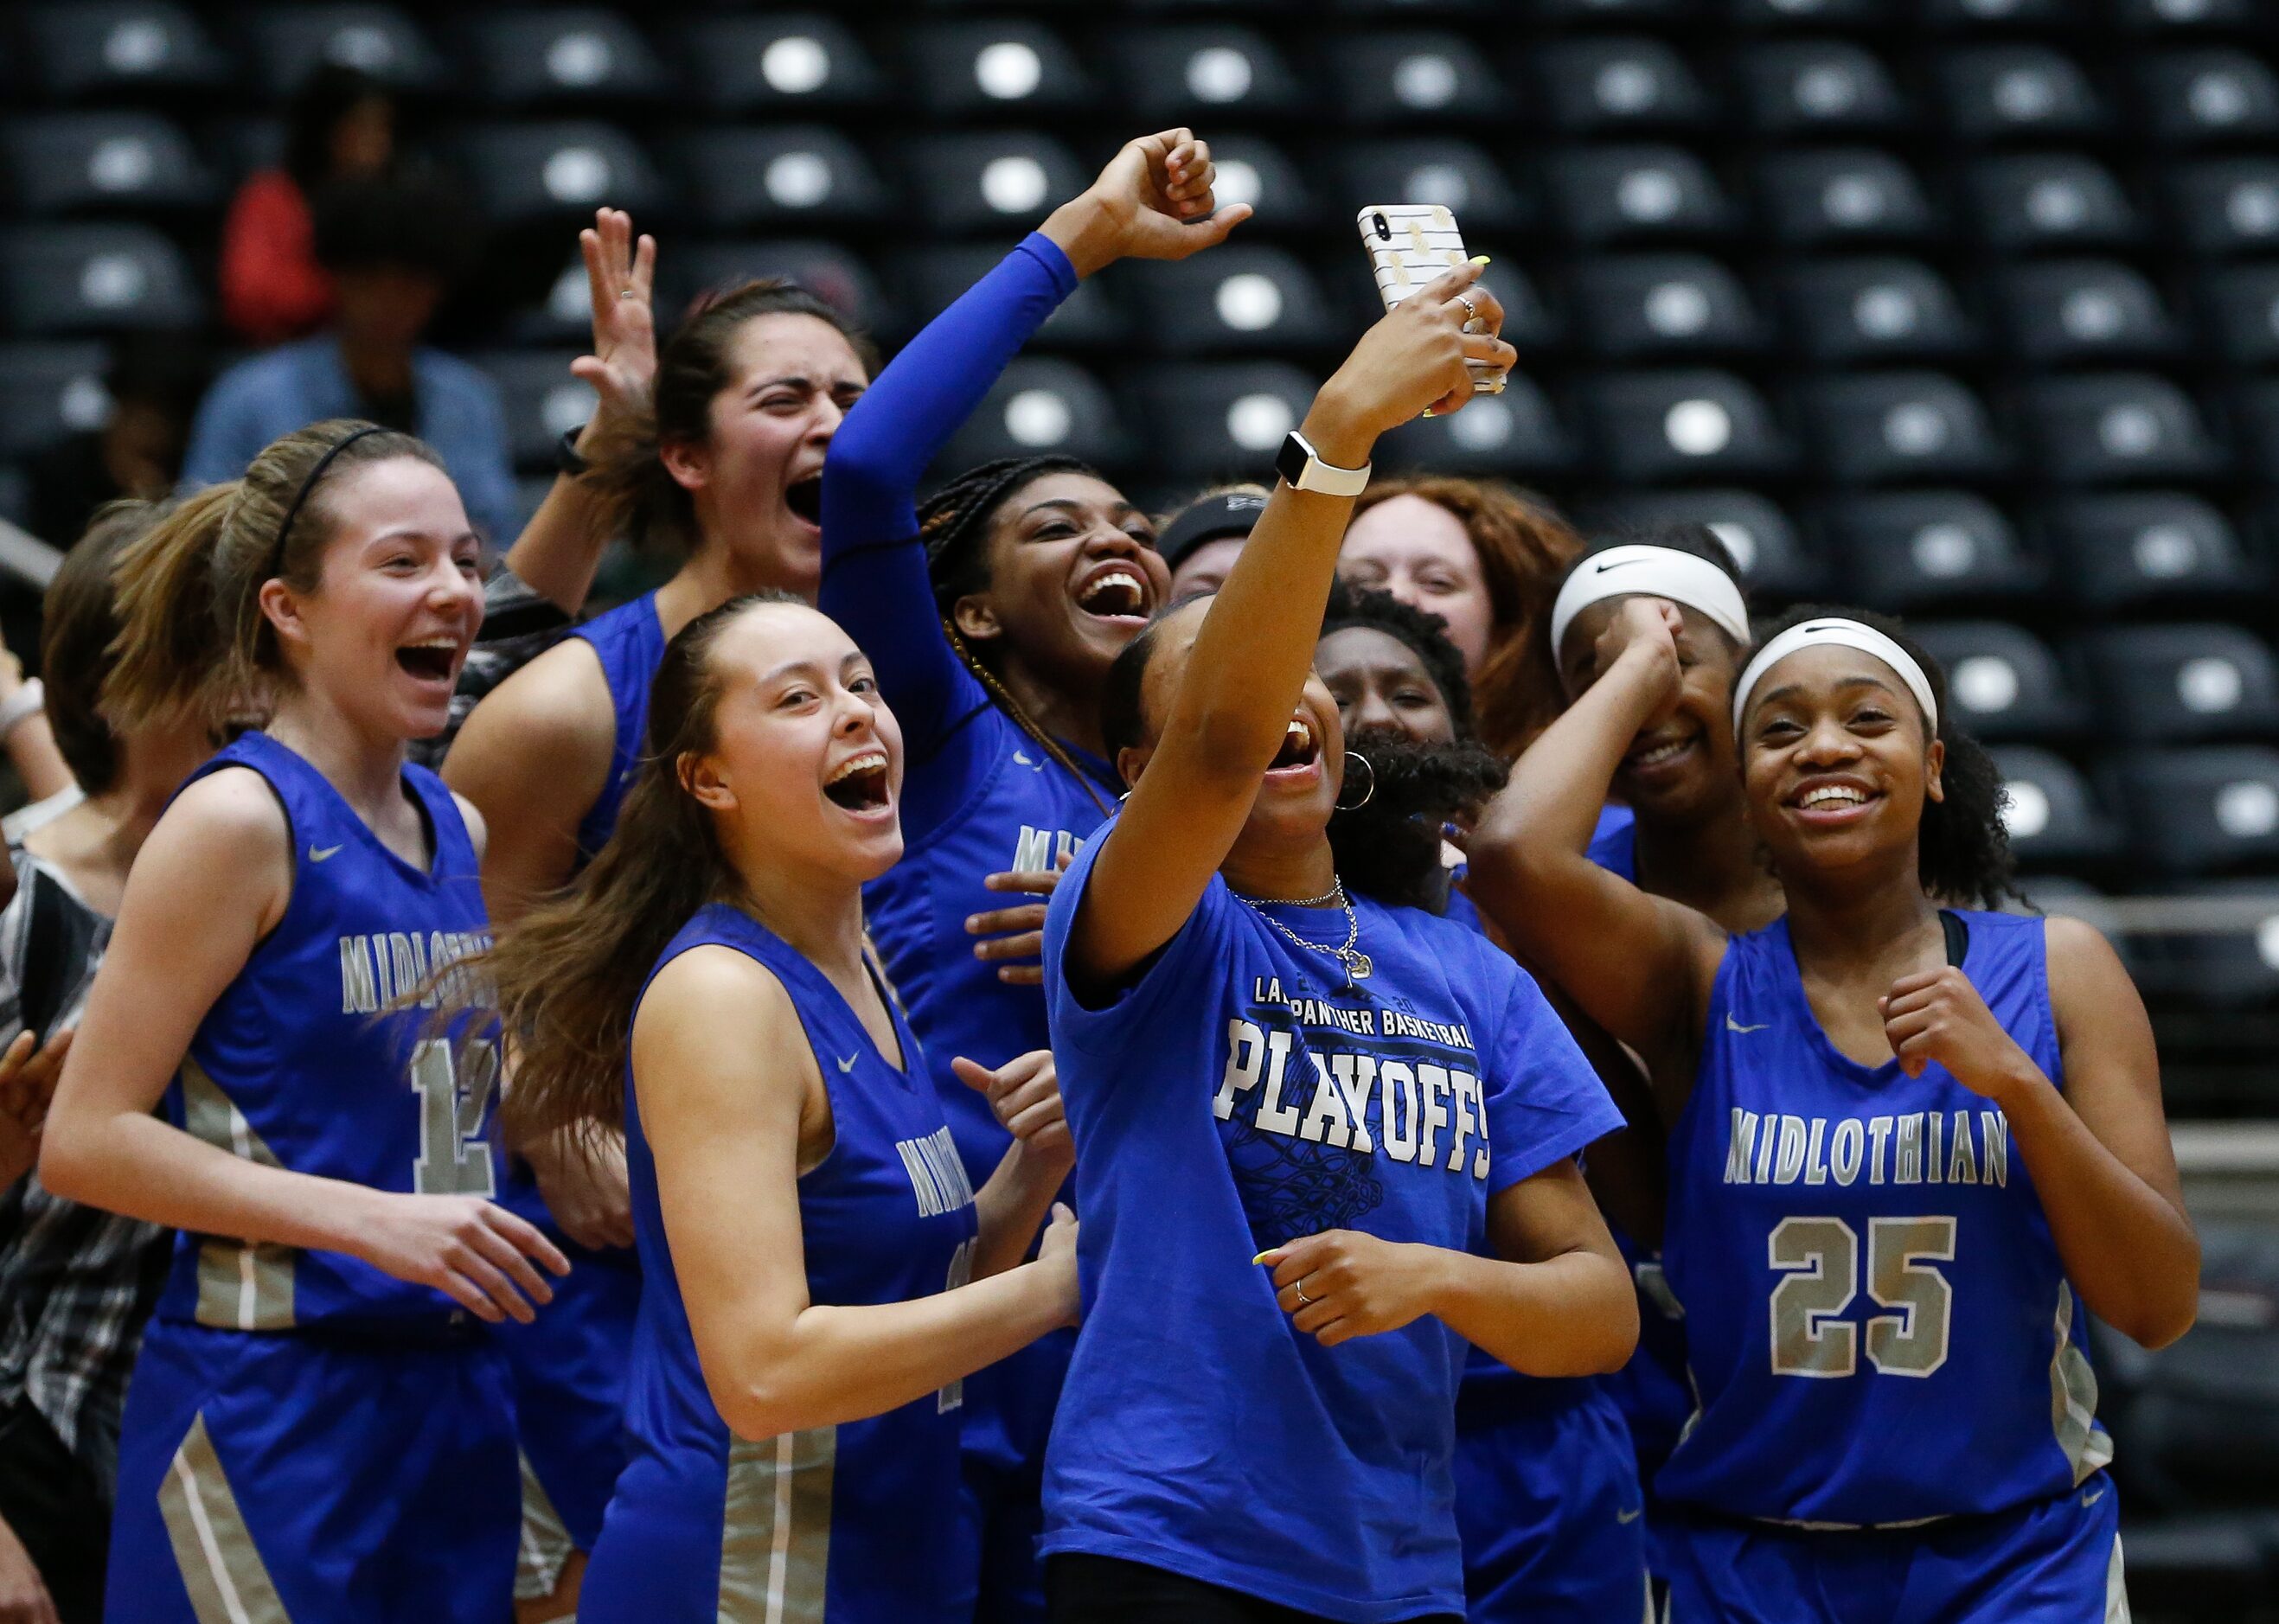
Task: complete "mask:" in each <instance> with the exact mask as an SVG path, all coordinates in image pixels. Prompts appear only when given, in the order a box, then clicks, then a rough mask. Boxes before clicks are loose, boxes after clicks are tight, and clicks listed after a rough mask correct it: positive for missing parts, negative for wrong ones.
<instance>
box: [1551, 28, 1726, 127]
mask: <svg viewBox="0 0 2279 1624" xmlns="http://www.w3.org/2000/svg"><path fill="white" fill-rule="evenodd" d="M1531 68H1532V73H1531V78H1532V80H1533V81H1534V84H1535V88H1536V95H1537V97H1538V98H1539V100H1540V102H1541V103H1542V105H1543V108H1544V110H1545V111H1546V113H1547V114H1548V115H1549V118H1550V120H1551V123H1552V125H1553V126H1554V127H1555V128H1556V129H1558V130H1559V131H1560V132H1561V133H1562V134H1568V135H1574V136H1584V137H1590V136H1599V137H1615V138H1619V137H1622V136H1624V135H1631V134H1647V133H1661V132H1664V131H1684V130H1694V129H1700V128H1701V127H1702V126H1704V125H1706V124H1707V122H1708V120H1709V119H1710V117H1711V115H1712V113H1713V111H1714V104H1713V103H1711V101H1710V99H1709V93H1708V92H1707V90H1706V89H1704V88H1702V85H1701V81H1700V80H1699V79H1698V78H1696V77H1695V76H1694V73H1693V70H1692V68H1691V67H1689V66H1687V65H1686V62H1685V58H1684V57H1682V56H1680V55H1679V54H1678V53H1677V50H1674V49H1672V48H1671V47H1670V46H1669V45H1667V44H1665V43H1663V42H1661V41H1660V40H1654V39H1646V38H1641V37H1636V36H1632V37H1627V38H1615V39H1605V38H1600V39H1581V40H1561V41H1558V42H1554V43H1553V44H1550V45H1546V46H1544V47H1543V48H1542V49H1541V50H1538V51H1537V52H1536V53H1535V54H1534V58H1533V61H1532V62H1531Z"/></svg>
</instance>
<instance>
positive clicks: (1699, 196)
mask: <svg viewBox="0 0 2279 1624" xmlns="http://www.w3.org/2000/svg"><path fill="white" fill-rule="evenodd" d="M1545 167H1546V174H1547V176H1548V178H1549V180H1550V183H1551V195H1552V197H1553V199H1554V202H1555V203H1556V204H1557V206H1558V211H1559V220H1560V224H1561V225H1562V226H1563V227H1564V228H1565V230H1566V232H1567V234H1568V235H1569V236H1570V237H1572V238H1574V239H1575V240H1576V241H1578V242H1581V243H1584V244H1585V245H1586V246H1590V247H1599V246H1603V245H1613V244H1618V243H1649V242H1669V241H1691V240H1696V239H1700V238H1703V237H1714V236H1717V235H1721V234H1723V233H1724V232H1725V231H1726V230H1727V228H1728V227H1729V226H1730V224H1731V219H1730V212H1731V211H1730V209H1729V207H1728V206H1727V203H1726V201H1725V195H1724V194H1723V192H1722V191H1721V190H1719V189H1718V186H1717V182H1716V180H1715V179H1714V178H1713V177H1712V176H1711V175H1710V173H1709V171H1708V169H1707V166H1706V165H1703V164H1702V162H1701V160H1700V158H1698V157H1694V156H1693V154H1692V153H1691V152H1688V151H1685V150H1684V149H1682V148H1678V147H1590V148H1583V149H1575V150H1570V151H1566V152H1557V153H1554V154H1553V155H1552V156H1551V157H1550V158H1549V159H1548V160H1547V162H1546V166H1545Z"/></svg>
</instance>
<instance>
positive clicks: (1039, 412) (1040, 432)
mask: <svg viewBox="0 0 2279 1624" xmlns="http://www.w3.org/2000/svg"><path fill="white" fill-rule="evenodd" d="M1046 452H1052V453H1055V454H1059V455H1063V456H1076V457H1081V458H1083V459H1084V460H1085V461H1086V462H1087V463H1095V464H1099V465H1101V466H1113V465H1114V464H1116V463H1118V462H1121V461H1123V460H1124V458H1125V457H1126V456H1127V455H1128V451H1127V448H1126V446H1125V444H1124V432H1123V429H1122V426H1121V425H1119V424H1118V422H1117V421H1116V405H1115V402H1114V401H1113V399H1112V398H1111V397H1110V396H1109V393H1108V391H1107V390H1106V389H1105V388H1103V387H1101V384H1100V381H1099V379H1095V378H1093V376H1092V374H1090V373H1089V372H1086V371H1085V370H1084V369H1083V368H1082V367H1080V366H1078V365H1077V364H1074V363H1073V362H1069V361H1062V360H1055V359H1049V358H1047V357H1044V356H1022V357H1020V358H1019V359H1017V360H1016V361H1015V362H1014V363H1013V364H1011V365H1010V366H1009V367H1007V368H1006V369H1005V375H1004V377H1002V378H1001V379H999V380H998V381H997V384H996V386H995V387H994V388H992V389H991V390H990V391H989V394H988V396H987V398H986V399H985V400H984V401H983V402H981V404H980V406H979V407H978V408H977V409H976V410H975V411H974V413H973V415H972V416H971V417H969V418H967V419H966V421H965V423H964V424H963V425H962V426H961V427H960V428H959V429H958V431H957V433H955V435H953V436H952V437H951V439H950V441H949V444H948V446H947V447H945V448H944V449H943V452H942V457H941V465H942V466H943V467H944V468H947V469H958V468H971V467H972V466H973V465H974V464H976V463H984V462H987V461H989V460H990V459H991V458H993V457H1000V456H1038V455H1040V454H1042V453H1046Z"/></svg>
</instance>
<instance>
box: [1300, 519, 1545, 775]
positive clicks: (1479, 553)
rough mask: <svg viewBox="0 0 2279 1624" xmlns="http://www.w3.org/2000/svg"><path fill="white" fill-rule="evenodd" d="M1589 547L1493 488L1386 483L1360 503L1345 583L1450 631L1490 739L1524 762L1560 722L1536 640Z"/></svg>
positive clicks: (1344, 561)
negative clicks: (1434, 618)
mask: <svg viewBox="0 0 2279 1624" xmlns="http://www.w3.org/2000/svg"><path fill="white" fill-rule="evenodd" d="M1582 548H1583V543H1582V539H1581V538H1580V537H1578V536H1577V535H1576V533H1575V532H1574V531H1573V530H1572V529H1570V528H1569V525H1568V524H1567V521H1566V520H1565V519H1563V518H1562V517H1560V516H1559V514H1558V513H1557V512H1556V511H1555V510H1554V509H1553V508H1552V507H1551V505H1550V504H1549V503H1548V502H1545V501H1543V499H1542V498H1540V497H1539V496H1531V495H1529V494H1526V493H1525V492H1523V491H1520V490H1518V489H1516V488H1515V487H1514V486H1508V485H1506V484H1503V483H1502V482H1500V481H1499V480H1492V479H1452V478H1448V477H1446V476H1440V475H1428V476H1424V477H1421V478H1420V477H1411V478H1407V479H1379V480H1377V482H1376V483H1374V484H1372V485H1371V486H1370V487H1369V489H1368V490H1367V491H1365V492H1364V493H1362V496H1361V499H1360V500H1359V501H1358V502H1355V503H1354V517H1353V523H1352V525H1349V526H1347V530H1346V539H1345V546H1344V548H1343V549H1342V550H1341V551H1340V552H1339V555H1338V573H1339V575H1340V576H1342V577H1344V578H1346V579H1347V580H1349V581H1351V582H1352V583H1353V584H1354V586H1372V587H1375V588H1377V590H1378V591H1380V592H1389V593H1391V594H1393V596H1394V597H1396V598H1398V599H1400V601H1402V602H1403V603H1408V604H1412V605H1414V606H1415V607H1416V608H1417V609H1424V610H1426V611H1428V612H1429V613H1431V614H1434V615H1438V616H1439V617H1440V618H1441V619H1443V620H1445V621H1446V622H1447V623H1448V640H1449V641H1450V642H1452V643H1454V644H1455V646H1456V647H1458V648H1459V649H1460V650H1462V653H1463V656H1464V675H1465V676H1466V677H1468V678H1470V679H1471V684H1472V695H1473V698H1474V700H1475V701H1476V702H1477V706H1478V712H1479V732H1480V739H1481V740H1482V741H1483V742H1484V743H1485V744H1486V745H1487V746H1488V747H1489V748H1491V749H1492V750H1494V751H1495V752H1496V754H1497V755H1500V756H1502V757H1503V758H1504V759H1505V760H1506V761H1510V760H1512V759H1514V758H1515V757H1516V756H1517V755H1519V753H1520V751H1521V750H1523V749H1524V748H1525V747H1526V746H1527V744H1528V743H1529V741H1530V740H1531V739H1533V738H1534V737H1535V735H1536V734H1537V733H1539V732H1542V731H1543V729H1544V727H1545V726H1546V725H1547V724H1549V722H1550V720H1551V718H1552V717H1553V716H1556V715H1557V714H1558V712H1559V704H1560V695H1559V692H1558V686H1557V685H1556V684H1555V683H1553V682H1551V681H1548V680H1546V678H1545V675H1544V674H1543V673H1542V672H1540V671H1539V670H1537V669H1536V664H1535V661H1534V659H1533V658H1532V657H1531V647H1530V640H1529V634H1530V632H1531V631H1532V630H1533V628H1534V625H1535V623H1536V621H1537V620H1538V619H1539V618H1541V617H1543V616H1546V615H1548V614H1549V613H1550V612H1551V599H1552V594H1554V593H1555V592H1556V591H1557V590H1558V586H1559V576H1560V572H1561V571H1563V570H1564V569H1565V568H1566V566H1567V562H1568V560H1569V559H1571V558H1572V557H1574V556H1575V555H1576V554H1577V553H1578V552H1580V551H1582Z"/></svg>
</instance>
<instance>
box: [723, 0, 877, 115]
mask: <svg viewBox="0 0 2279 1624" xmlns="http://www.w3.org/2000/svg"><path fill="white" fill-rule="evenodd" d="M678 54H679V60H680V64H681V68H682V71H683V72H684V73H686V74H687V78H688V80H689V82H690V83H691V84H692V85H694V87H695V88H696V92H697V94H698V96H701V97H702V101H703V103H704V104H705V105H706V106H708V107H710V109H711V110H712V111H715V112H717V113H726V114H730V115H743V114H754V115H760V116H764V117H781V116H787V115H788V116H791V117H795V118H813V117H815V116H816V115H817V113H818V112H831V111H851V110H854V109H857V108H863V107H868V106H870V105H871V104H872V103H875V102H877V101H878V100H879V98H880V97H881V96H883V95H884V93H885V89H886V76H885V74H884V73H881V72H880V70H879V65H878V64H877V63H876V62H875V61H873V60H872V59H871V54H870V52H869V51H867V50H864V49H863V44H862V42H860V41H859V40H857V39H856V37H855V35H854V34H853V33H852V32H851V31H849V30H848V27H846V25H845V24H843V23H841V22H840V21H839V20H838V19H835V18H832V17H825V16H820V15H817V14H815V13H812V12H808V13H800V14H797V15H777V14H764V15H760V16H756V17H755V16H747V15H732V16H714V17H703V16H700V17H696V18H694V19H690V20H689V21H688V22H687V23H685V24H684V25H683V26H682V33H681V34H680V50H679V53H678Z"/></svg>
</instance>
